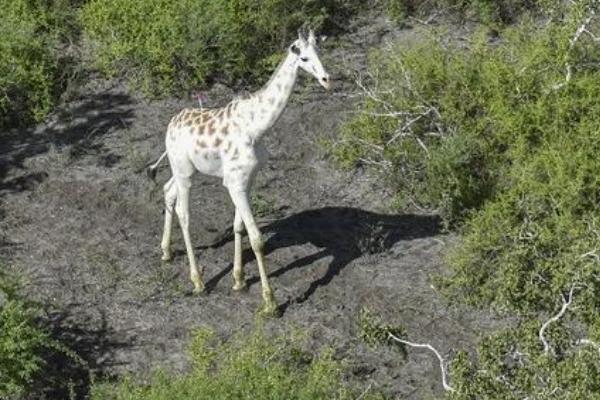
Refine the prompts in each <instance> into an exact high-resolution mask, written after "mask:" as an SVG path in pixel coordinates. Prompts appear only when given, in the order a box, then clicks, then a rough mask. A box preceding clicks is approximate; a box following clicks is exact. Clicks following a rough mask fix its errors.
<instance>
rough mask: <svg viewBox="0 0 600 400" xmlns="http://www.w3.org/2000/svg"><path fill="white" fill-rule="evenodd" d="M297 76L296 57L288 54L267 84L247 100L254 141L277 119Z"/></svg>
mask: <svg viewBox="0 0 600 400" xmlns="http://www.w3.org/2000/svg"><path fill="white" fill-rule="evenodd" d="M297 76H298V68H297V61H296V57H295V55H293V54H291V53H288V55H287V57H286V58H285V59H284V60H283V62H281V64H279V66H278V67H277V69H276V70H275V72H274V73H273V75H272V76H271V79H269V82H267V84H266V85H265V86H264V87H263V88H262V89H260V90H259V91H257V92H255V93H253V94H252V96H251V97H250V99H248V100H247V102H248V104H247V108H246V112H248V113H249V115H250V116H251V118H250V119H251V121H250V125H251V126H252V127H253V128H254V129H252V132H253V133H254V134H253V135H252V136H253V137H254V139H259V138H260V137H261V136H262V135H263V134H264V132H265V131H266V130H267V129H269V128H270V127H272V126H273V124H275V122H276V121H277V120H278V119H279V117H280V116H281V113H282V112H283V110H284V109H285V106H286V105H287V103H288V100H289V98H290V95H291V94H292V90H293V89H294V84H295V83H296V77H297Z"/></svg>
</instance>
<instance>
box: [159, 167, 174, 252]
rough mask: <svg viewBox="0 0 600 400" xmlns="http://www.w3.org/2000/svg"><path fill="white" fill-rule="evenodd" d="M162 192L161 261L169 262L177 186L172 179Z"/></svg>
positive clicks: (172, 178)
mask: <svg viewBox="0 0 600 400" xmlns="http://www.w3.org/2000/svg"><path fill="white" fill-rule="evenodd" d="M163 190H164V193H165V226H164V229H163V237H162V241H161V243H160V247H161V249H162V252H163V255H162V260H163V261H169V260H171V258H172V252H171V232H172V231H173V229H172V228H173V213H174V212H175V201H176V200H177V185H176V184H175V178H174V177H171V179H169V180H168V181H167V183H166V184H165V186H164V188H163Z"/></svg>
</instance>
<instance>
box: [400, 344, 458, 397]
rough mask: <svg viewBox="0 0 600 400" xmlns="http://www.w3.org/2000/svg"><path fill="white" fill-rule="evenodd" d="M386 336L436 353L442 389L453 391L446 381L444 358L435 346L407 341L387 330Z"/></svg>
mask: <svg viewBox="0 0 600 400" xmlns="http://www.w3.org/2000/svg"><path fill="white" fill-rule="evenodd" d="M388 336H389V337H390V339H392V340H395V341H396V342H398V343H402V344H405V345H407V346H410V347H418V348H425V349H429V350H431V351H432V352H433V353H434V354H435V355H436V357H437V358H438V360H440V369H441V370H442V386H443V387H444V390H447V391H449V392H454V388H453V387H452V386H450V385H449V384H448V381H447V371H446V365H445V362H444V358H443V357H442V356H441V354H440V353H439V352H438V351H437V350H436V349H435V347H433V346H432V345H430V344H429V343H426V344H422V343H413V342H409V341H408V340H404V339H400V338H399V337H397V336H395V335H394V334H392V333H389V332H388Z"/></svg>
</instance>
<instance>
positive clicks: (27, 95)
mask: <svg viewBox="0 0 600 400" xmlns="http://www.w3.org/2000/svg"><path fill="white" fill-rule="evenodd" d="M74 3H75V2H74V1H73V0H60V1H53V2H46V1H42V0H36V1H29V0H0V8H1V9H2V14H1V16H0V128H3V127H8V126H14V125H21V124H28V123H31V122H35V121H39V120H41V118H43V117H44V116H45V115H46V114H47V113H48V111H50V109H51V108H52V106H53V104H54V102H55V100H56V98H57V96H58V95H59V93H60V90H61V88H62V87H63V86H64V84H65V80H66V71H65V69H66V59H65V57H64V54H61V51H60V50H59V49H60V46H61V43H63V42H64V41H66V40H68V39H69V38H72V37H73V36H74V35H75V34H76V26H74V25H73V22H72V21H73V20H74V11H73V5H74Z"/></svg>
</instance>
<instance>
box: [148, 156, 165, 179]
mask: <svg viewBox="0 0 600 400" xmlns="http://www.w3.org/2000/svg"><path fill="white" fill-rule="evenodd" d="M166 155H167V152H166V151H165V152H164V153H162V155H161V156H160V157H159V158H158V161H157V162H155V163H154V164H151V165H150V166H148V168H147V169H146V174H148V178H150V179H152V180H153V181H154V180H155V179H156V170H157V169H158V166H159V165H160V163H161V162H162V160H164V158H165V157H166Z"/></svg>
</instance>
